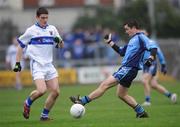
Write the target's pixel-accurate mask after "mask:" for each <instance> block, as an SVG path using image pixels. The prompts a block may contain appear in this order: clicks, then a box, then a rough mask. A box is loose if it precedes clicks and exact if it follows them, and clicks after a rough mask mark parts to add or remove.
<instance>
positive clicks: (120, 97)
mask: <svg viewBox="0 0 180 127" xmlns="http://www.w3.org/2000/svg"><path fill="white" fill-rule="evenodd" d="M117 96H118V98H119V99H123V98H124V96H125V94H123V93H117Z"/></svg>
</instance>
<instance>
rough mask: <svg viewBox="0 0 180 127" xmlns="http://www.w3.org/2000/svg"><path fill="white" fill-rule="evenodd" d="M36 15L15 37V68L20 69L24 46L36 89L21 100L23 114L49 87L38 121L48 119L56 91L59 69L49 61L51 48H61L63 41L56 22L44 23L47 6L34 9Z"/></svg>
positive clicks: (57, 88)
mask: <svg viewBox="0 0 180 127" xmlns="http://www.w3.org/2000/svg"><path fill="white" fill-rule="evenodd" d="M36 19H37V22H36V23H35V24H34V25H32V26H31V27H29V28H28V29H27V30H26V32H25V33H24V34H23V35H21V36H20V37H19V38H18V42H19V46H18V52H17V55H16V65H15V67H14V71H15V72H20V71H21V63H20V60H21V57H22V51H23V48H25V47H27V51H26V52H27V55H28V57H29V58H30V68H31V73H32V77H33V80H34V83H35V85H36V89H35V90H34V91H32V92H31V93H30V95H29V97H28V98H27V99H26V100H25V102H24V111H23V116H24V118H26V119H28V118H29V115H30V108H31V105H32V103H33V102H34V101H35V100H36V99H38V98H39V97H41V96H42V95H44V94H45V93H46V91H47V90H49V96H48V97H47V99H46V101H45V104H44V109H43V111H42V113H41V116H40V120H41V121H47V120H51V119H50V118H49V116H48V114H49V112H50V110H51V109H52V107H53V105H54V103H55V101H56V99H57V97H58V95H59V83H58V78H57V77H58V73H57V70H56V69H55V67H54V65H53V64H52V61H53V50H54V48H55V47H61V48H62V47H63V46H64V42H63V40H62V38H61V36H60V35H59V33H58V31H57V29H56V28H55V26H53V25H49V24H47V21H48V10H47V9H46V8H44V7H40V8H38V9H37V11H36ZM27 45H28V46H27Z"/></svg>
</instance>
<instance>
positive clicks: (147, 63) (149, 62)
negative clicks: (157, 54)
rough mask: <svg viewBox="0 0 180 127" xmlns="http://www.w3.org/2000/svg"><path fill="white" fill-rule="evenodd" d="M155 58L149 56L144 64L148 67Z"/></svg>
mask: <svg viewBox="0 0 180 127" xmlns="http://www.w3.org/2000/svg"><path fill="white" fill-rule="evenodd" d="M152 62H153V59H152V58H148V59H146V60H145V62H144V64H145V65H146V66H148V67H150V66H151V65H152Z"/></svg>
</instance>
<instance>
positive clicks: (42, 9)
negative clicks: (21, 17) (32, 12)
mask: <svg viewBox="0 0 180 127" xmlns="http://www.w3.org/2000/svg"><path fill="white" fill-rule="evenodd" d="M41 14H48V10H47V9H46V8H45V7H39V8H38V9H37V11H36V16H38V17H39V16H40V15H41Z"/></svg>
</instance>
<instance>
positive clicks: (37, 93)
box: [23, 79, 47, 119]
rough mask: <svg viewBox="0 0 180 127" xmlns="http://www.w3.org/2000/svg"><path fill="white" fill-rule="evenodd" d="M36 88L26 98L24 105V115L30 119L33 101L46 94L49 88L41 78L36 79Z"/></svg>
mask: <svg viewBox="0 0 180 127" xmlns="http://www.w3.org/2000/svg"><path fill="white" fill-rule="evenodd" d="M35 85H36V90H33V91H32V92H31V94H30V96H29V97H28V98H27V99H26V100H25V102H24V105H23V116H24V118H25V119H29V116H30V108H31V105H32V103H33V102H34V101H35V100H36V99H38V98H39V97H41V96H42V95H44V94H45V92H46V90H47V88H46V85H45V82H44V81H43V80H42V79H40V80H35Z"/></svg>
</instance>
